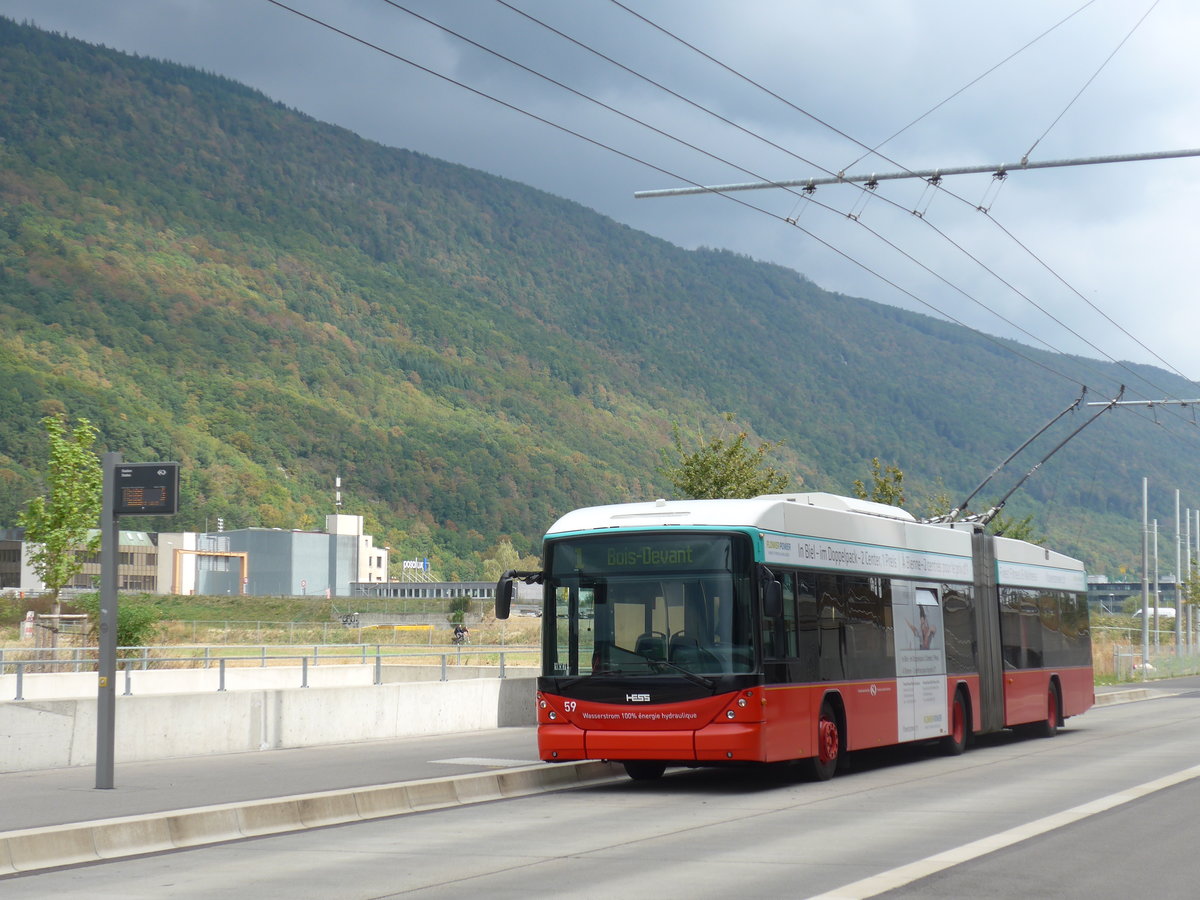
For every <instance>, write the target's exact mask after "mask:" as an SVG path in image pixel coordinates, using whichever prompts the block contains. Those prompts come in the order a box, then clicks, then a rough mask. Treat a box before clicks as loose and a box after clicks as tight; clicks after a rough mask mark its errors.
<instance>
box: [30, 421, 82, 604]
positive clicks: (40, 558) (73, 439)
mask: <svg viewBox="0 0 1200 900" xmlns="http://www.w3.org/2000/svg"><path fill="white" fill-rule="evenodd" d="M42 425H43V426H45V428H46V436H47V438H48V439H49V443H50V457H49V473H48V474H47V476H46V487H47V493H46V494H45V495H44V496H42V497H35V498H34V499H33V500H30V501H29V504H28V505H27V506H26V508H25V510H24V512H22V513H21V515H20V516H19V517H18V519H17V522H18V524H20V525H21V526H22V527H23V528H24V529H25V541H26V543H27V545H28V546H29V548H30V549H29V559H30V562H31V563H32V565H33V569H34V571H35V572H36V573H37V576H38V578H39V579H41V581H42V583H43V584H44V585H45V586H46V591H47V593H49V595H50V598H51V602H52V603H53V604H54V612H55V614H57V613H58V612H59V611H60V606H59V600H58V596H59V593H60V592H61V591H62V589H63V587H64V586H66V585H67V584H68V583H69V582H70V581H71V579H72V578H74V577H75V576H76V575H77V574H78V573H79V570H80V569H81V568H82V567H83V556H82V554H81V553H80V551H83V553H93V552H95V551H96V550H97V549H98V548H99V546H100V534H99V531H96V532H94V533H91V534H90V535H89V532H92V529H95V528H97V526H98V525H99V521H100V502H101V499H100V491H101V483H102V480H103V476H102V475H101V467H100V459H99V458H98V457H97V456H96V454H95V453H94V452H93V451H92V445H93V444H94V443H95V442H96V433H97V432H96V429H95V428H94V427H93V426H92V423H91V422H89V421H88V420H87V419H84V418H80V419H79V420H77V421H76V423H75V427H74V428H73V429H71V428H68V426H67V423H66V420H65V419H64V418H62V417H59V416H47V417H46V418H44V419H42Z"/></svg>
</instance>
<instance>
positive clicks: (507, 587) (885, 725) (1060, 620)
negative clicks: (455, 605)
mask: <svg viewBox="0 0 1200 900" xmlns="http://www.w3.org/2000/svg"><path fill="white" fill-rule="evenodd" d="M543 562H544V566H545V568H544V569H543V571H541V572H506V573H505V574H504V575H503V576H502V577H501V579H500V581H499V583H498V584H497V592H496V593H497V604H496V614H497V616H498V617H499V618H505V617H507V615H508V612H509V605H510V603H511V599H512V594H513V587H514V581H517V580H523V581H525V582H527V583H534V582H539V583H541V584H542V586H543V610H542V622H543V633H542V655H543V661H542V674H541V677H540V678H539V679H538V685H537V687H538V692H537V707H538V711H537V712H538V749H539V751H540V755H541V758H542V759H544V760H554V761H563V760H580V759H608V760H614V761H619V762H621V763H623V764H624V766H625V769H626V771H627V772H628V773H629V775H630V776H631V777H633V778H636V779H648V778H657V777H658V776H660V775H662V773H663V771H664V769H665V768H666V767H667V766H670V765H675V766H680V765H682V766H705V765H717V764H724V763H752V762H757V763H772V762H782V761H786V760H797V761H803V763H802V764H803V765H804V766H806V767H807V768H808V769H809V771H810V772H811V774H812V776H813V777H815V778H818V779H826V778H830V777H832V776H833V774H834V772H835V771H836V770H837V768H838V764H839V761H841V760H843V759H844V758H845V754H846V753H847V752H849V751H852V750H859V749H864V748H868V747H882V746H886V745H890V744H899V743H905V742H911V741H929V740H937V741H940V742H941V744H942V745H943V747H944V748H945V750H946V751H947V752H949V753H952V754H958V753H961V752H963V750H964V749H965V748H966V745H967V741H968V739H969V738H970V736H971V735H974V734H982V733H987V732H993V731H999V730H1001V729H1004V728H1013V727H1018V726H1020V727H1023V728H1027V729H1028V730H1029V731H1031V732H1034V733H1038V734H1041V735H1045V736H1047V737H1048V736H1052V735H1054V734H1055V732H1056V731H1057V729H1058V727H1059V726H1060V725H1061V724H1062V723H1063V721H1064V720H1065V719H1066V718H1068V717H1069V716H1074V715H1079V714H1080V713H1082V712H1084V711H1086V710H1087V709H1088V708H1089V707H1090V706H1091V705H1092V703H1093V702H1094V700H1095V692H1094V689H1093V682H1092V655H1091V639H1090V631H1089V627H1088V610H1087V601H1086V580H1085V576H1084V571H1083V566H1082V564H1081V563H1079V562H1077V561H1076V560H1074V559H1070V558H1069V557H1066V556H1063V555H1061V554H1058V553H1054V552H1052V551H1050V550H1047V549H1045V548H1043V547H1040V546H1036V545H1033V544H1028V543H1025V542H1023V541H1016V540H1011V539H1007V538H1003V537H993V536H991V535H988V534H986V533H985V532H984V531H983V528H982V527H981V526H980V525H978V524H974V523H965V522H958V523H949V524H924V523H920V522H917V521H916V520H915V519H914V518H913V517H912V516H911V515H909V514H908V513H906V512H904V511H903V510H900V509H898V508H896V507H891V506H885V505H883V504H879V503H871V502H868V501H863V500H855V499H850V498H846V497H838V496H834V495H832V494H823V493H808V494H783V495H773V496H765V497H757V498H754V499H751V500H691V501H665V500H658V501H655V502H651V503H630V504H623V505H619V506H601V507H594V508H590V509H580V510H576V511H575V512H572V513H568V514H567V515H565V516H563V517H562V518H561V519H560V520H559V521H558V522H556V523H555V524H554V526H553V527H552V528H551V529H550V531H549V532H548V533H547V534H546V538H545V548H544V556H543Z"/></svg>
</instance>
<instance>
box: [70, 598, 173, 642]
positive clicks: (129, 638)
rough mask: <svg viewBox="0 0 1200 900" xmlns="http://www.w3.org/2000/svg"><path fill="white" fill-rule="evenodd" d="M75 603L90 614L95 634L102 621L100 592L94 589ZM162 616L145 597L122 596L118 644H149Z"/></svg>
mask: <svg viewBox="0 0 1200 900" xmlns="http://www.w3.org/2000/svg"><path fill="white" fill-rule="evenodd" d="M74 605H75V606H78V607H79V608H80V609H81V610H83V611H84V612H85V613H87V614H88V620H89V621H90V622H91V624H92V629H91V634H92V635H93V636H95V635H96V633H97V632H96V625H97V623H99V621H100V593H99V592H98V591H92V592H90V593H87V594H84V595H83V596H81V597H80V598H79V599H78V600H76V601H75V603H74ZM161 618H162V614H161V613H160V612H159V611H158V609H157V607H155V606H153V605H152V604H150V603H148V602H146V600H145V599H144V598H142V599H135V598H132V597H129V596H123V597H121V601H120V602H119V603H118V604H117V646H118V647H145V646H147V645H148V644H149V643H150V642H151V640H153V639H154V636H155V634H156V633H157V630H158V623H159V620H160V619H161Z"/></svg>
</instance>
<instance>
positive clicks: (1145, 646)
mask: <svg viewBox="0 0 1200 900" xmlns="http://www.w3.org/2000/svg"><path fill="white" fill-rule="evenodd" d="M1149 506H1150V488H1149V481H1148V479H1147V478H1146V476H1144V475H1143V476H1142V681H1145V680H1146V666H1147V665H1148V664H1149V662H1150V525H1149V515H1150V513H1149Z"/></svg>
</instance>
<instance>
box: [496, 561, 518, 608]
mask: <svg viewBox="0 0 1200 900" xmlns="http://www.w3.org/2000/svg"><path fill="white" fill-rule="evenodd" d="M515 574H516V571H515V570H514V569H509V570H508V571H507V572H505V573H504V574H503V575H501V576H500V580H499V581H497V582H496V618H497V619H507V618H508V614H509V612H510V611H511V610H512V596H513V575H515Z"/></svg>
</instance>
